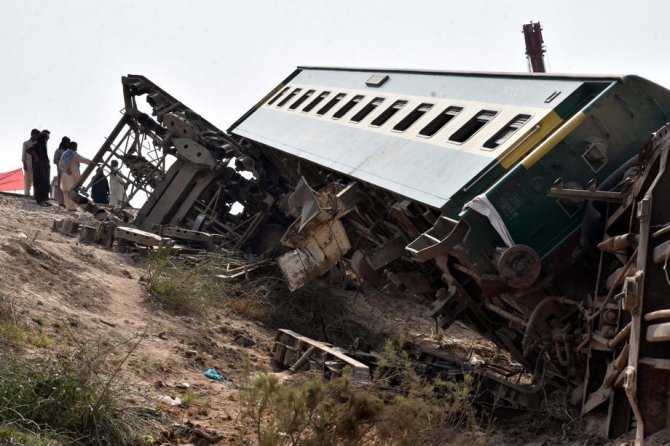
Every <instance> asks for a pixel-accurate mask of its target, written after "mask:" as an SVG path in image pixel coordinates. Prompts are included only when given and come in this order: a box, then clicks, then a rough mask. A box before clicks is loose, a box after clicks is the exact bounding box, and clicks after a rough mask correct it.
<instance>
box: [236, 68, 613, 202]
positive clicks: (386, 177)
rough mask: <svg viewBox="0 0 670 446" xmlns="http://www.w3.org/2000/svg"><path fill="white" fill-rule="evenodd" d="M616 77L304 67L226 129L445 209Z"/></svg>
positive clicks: (508, 162)
mask: <svg viewBox="0 0 670 446" xmlns="http://www.w3.org/2000/svg"><path fill="white" fill-rule="evenodd" d="M617 80H618V78H617V77H595V76H560V75H515V74H491V73H455V72H430V71H420V72H419V71H406V70H405V71H403V70H376V69H342V68H315V67H299V68H298V69H297V70H296V71H295V72H293V73H292V74H291V76H289V77H288V78H287V79H286V80H285V81H284V82H282V83H281V84H280V85H279V86H277V87H276V88H275V89H274V90H273V91H272V92H271V93H270V94H268V95H267V96H266V97H265V98H264V99H263V100H262V101H261V102H260V103H259V104H257V105H256V106H255V107H254V108H253V109H251V110H250V111H249V112H248V113H247V114H245V115H244V116H243V117H242V118H241V119H240V120H239V121H237V122H236V123H235V124H233V126H232V127H231V128H230V129H229V132H231V133H233V134H236V135H238V136H242V137H245V138H248V139H250V140H252V141H255V142H257V143H261V144H264V145H267V146H270V147H273V148H275V149H278V150H281V151H284V152H286V153H290V154H292V155H295V156H297V157H300V158H303V159H307V160H309V161H313V162H315V163H318V164H320V165H324V166H327V167H329V168H331V169H333V170H336V171H338V172H340V173H342V174H345V175H347V176H350V177H352V178H356V179H359V180H362V181H365V182H369V183H373V184H375V185H377V186H379V187H382V188H385V189H387V190H389V191H392V192H395V193H398V194H400V195H403V196H405V197H408V198H410V199H412V200H416V201H418V202H420V203H423V204H425V205H428V206H432V207H435V208H441V207H442V206H443V205H444V204H445V203H446V202H447V200H449V198H450V197H451V196H453V195H454V194H455V193H456V192H458V191H459V190H461V189H462V188H463V187H464V186H465V185H466V184H468V183H469V182H470V181H471V180H472V179H473V178H477V177H478V176H480V175H482V174H484V173H486V172H488V171H489V170H490V169H491V168H492V167H495V166H497V165H501V166H502V167H503V168H504V169H508V168H510V167H511V166H513V165H514V164H515V163H516V162H517V161H518V160H519V159H520V158H521V157H522V156H523V155H524V154H525V153H527V150H528V146H532V145H534V144H536V143H537V142H539V141H540V140H541V139H542V138H544V137H545V136H546V135H547V134H548V132H550V131H551V130H553V129H554V128H556V127H557V126H558V125H560V123H561V122H562V121H564V120H565V119H566V118H567V117H568V116H564V113H565V111H562V109H564V110H567V109H570V110H573V111H574V109H575V106H577V107H578V106H579V105H578V104H577V105H575V96H578V95H573V93H576V92H578V90H579V89H580V87H583V86H584V85H586V84H589V85H594V84H597V85H600V84H602V86H601V87H599V89H604V88H606V87H607V85H609V84H612V83H614V82H616V81H617ZM567 103H570V104H569V106H568V105H567ZM522 145H523V146H525V148H522V147H521V146H522Z"/></svg>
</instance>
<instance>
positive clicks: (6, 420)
mask: <svg viewBox="0 0 670 446" xmlns="http://www.w3.org/2000/svg"><path fill="white" fill-rule="evenodd" d="M0 342H2V339H0ZM103 345H109V343H98V344H94V345H89V346H87V345H83V344H82V345H80V346H79V348H77V349H74V350H72V351H71V352H70V354H69V355H68V356H67V357H62V356H61V357H59V358H52V357H43V358H34V357H23V356H16V355H12V354H9V353H2V354H0V426H3V427H2V428H0V440H2V438H3V437H2V435H4V436H5V438H22V439H23V440H21V441H22V442H19V443H8V444H29V445H30V444H34V445H37V446H42V445H49V446H50V445H52V444H82V445H120V446H123V445H140V444H143V442H144V441H143V438H144V437H143V435H144V434H146V433H148V432H149V431H150V428H151V423H150V422H149V419H148V417H146V416H145V415H143V414H142V412H141V410H139V409H137V408H134V407H130V406H128V405H127V404H126V402H125V398H126V397H128V396H129V394H128V387H127V386H126V385H125V383H124V382H122V381H121V380H120V378H119V376H118V371H119V369H120V367H121V364H122V363H123V361H120V362H119V361H116V362H114V361H111V359H110V355H109V354H110V349H106V348H103ZM120 346H126V347H129V348H130V349H131V350H133V349H134V348H135V347H136V346H137V343H135V344H133V345H130V344H129V343H128V342H124V343H122V344H117V345H116V348H118V347H120ZM112 348H113V347H112ZM126 358H127V356H126ZM124 361H125V359H124ZM16 441H19V440H16ZM0 444H2V443H0Z"/></svg>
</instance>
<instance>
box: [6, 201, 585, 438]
mask: <svg viewBox="0 0 670 446" xmlns="http://www.w3.org/2000/svg"><path fill="white" fill-rule="evenodd" d="M63 218H76V219H78V220H79V221H81V222H83V223H86V222H90V223H93V222H94V220H93V218H92V217H91V216H90V215H89V214H87V213H85V212H83V211H79V212H76V213H72V212H67V211H65V210H63V209H62V208H58V207H57V206H51V207H41V206H37V205H36V204H35V202H34V201H33V200H32V199H29V198H26V197H20V196H11V195H0V262H1V263H2V265H3V268H2V269H1V270H0V297H4V298H5V299H7V300H8V301H10V302H12V305H14V306H15V307H16V308H15V310H16V311H17V313H18V314H19V315H20V316H21V318H22V319H23V320H24V321H25V322H26V323H27V324H35V325H36V326H37V325H39V329H40V331H41V332H43V334H44V335H45V336H48V337H49V338H50V339H53V340H54V341H53V342H50V343H46V344H45V345H39V346H28V347H26V350H27V351H26V352H24V353H26V354H40V353H46V352H47V350H49V349H57V348H58V345H59V343H60V342H63V343H65V342H67V339H72V338H76V339H77V340H78V341H79V342H90V343H94V342H99V341H100V340H129V342H132V340H133V339H140V338H141V343H140V344H139V347H138V348H137V349H135V350H134V351H133V352H132V353H131V355H130V357H129V359H128V360H127V361H126V362H125V364H124V366H123V367H124V368H123V374H124V378H125V379H127V380H128V382H129V385H130V386H132V388H133V390H136V391H137V392H135V393H136V394H137V395H138V397H137V398H138V401H137V403H138V404H143V405H147V406H151V407H162V409H163V410H165V411H167V412H169V413H171V414H172V416H173V417H174V420H175V421H176V422H179V423H181V424H183V425H187V424H189V423H191V424H192V425H196V426H200V427H202V428H203V431H206V432H210V433H215V434H214V435H213V437H212V438H211V439H212V440H216V444H242V443H243V438H244V437H247V435H246V434H248V433H249V432H245V431H244V429H245V427H244V426H243V423H241V420H240V413H241V411H242V410H243V407H242V402H241V401H239V397H238V394H239V388H240V385H242V384H243V383H244V382H245V380H246V379H248V377H249V375H250V373H255V372H257V371H261V370H268V369H270V360H271V349H272V344H273V341H274V335H275V330H274V329H271V328H269V327H266V326H263V325H262V324H260V323H258V322H255V321H251V320H248V319H245V318H243V317H240V316H239V315H237V314H235V312H234V311H226V310H225V308H224V309H222V310H213V311H212V312H211V313H210V314H208V315H207V316H206V317H193V316H176V315H173V314H169V313H166V312H165V311H163V310H161V308H160V307H158V306H157V305H156V304H155V302H153V301H152V299H151V298H150V296H149V293H148V291H147V289H146V287H145V286H144V284H143V282H142V281H141V279H142V277H143V275H144V274H145V273H146V258H145V257H143V256H142V255H140V254H137V253H134V254H124V253H117V252H114V251H111V250H105V249H103V248H102V247H100V246H97V245H87V244H83V243H80V242H79V240H78V239H77V238H71V237H66V236H63V235H61V234H59V233H56V232H52V231H51V227H52V225H53V221H54V220H60V219H63ZM329 292H330V293H331V294H332V298H333V299H341V300H342V305H344V306H346V307H349V308H350V310H354V309H355V311H350V313H352V314H354V313H355V314H358V315H359V320H358V322H357V323H358V324H360V325H361V326H367V327H374V328H375V330H376V331H377V332H378V333H394V334H406V335H408V336H411V337H412V338H415V339H421V340H423V341H425V342H432V343H433V344H436V345H438V344H439V346H440V348H443V349H446V350H451V351H453V352H455V353H458V354H461V355H465V356H468V357H470V358H475V359H478V358H481V359H483V360H486V361H491V362H499V363H509V362H510V360H509V356H507V355H506V354H504V353H501V351H500V349H498V348H497V347H496V346H495V345H494V344H492V343H491V342H488V341H486V340H484V339H482V338H481V337H479V336H478V335H476V334H475V333H473V332H472V331H470V330H468V329H467V328H466V327H465V326H463V325H461V324H459V323H456V324H454V325H453V326H452V327H451V328H450V329H449V330H448V331H447V332H445V333H442V334H439V333H437V332H436V330H435V328H434V321H432V320H431V319H430V318H429V317H427V316H426V307H425V303H420V302H416V301H413V300H411V299H407V298H401V297H398V296H393V295H389V294H387V293H381V292H380V293H372V294H371V295H367V296H366V295H362V294H359V293H356V292H352V291H347V290H344V289H342V290H336V291H333V290H330V291H329ZM240 339H242V340H243V342H240ZM115 354H116V355H119V359H121V358H122V357H123V356H124V355H125V354H126V352H124V351H118V352H117V353H115ZM210 368H214V369H216V370H217V371H218V372H219V373H221V375H223V376H224V377H225V378H226V379H227V380H228V381H229V383H222V382H215V381H212V380H210V379H208V378H206V377H205V376H204V375H203V372H204V371H205V370H207V369H210ZM140 395H141V396H140ZM166 396H168V397H171V398H174V397H179V398H189V399H190V400H191V404H189V405H188V406H189V407H188V408H183V407H182V406H178V405H175V406H170V405H169V403H168V404H166V403H165V401H167V399H166V398H165V397H166ZM532 416H533V415H532V414H531V415H530V417H531V418H532ZM526 417H528V416H526ZM522 422H523V423H525V424H527V423H528V420H527V419H526V420H522ZM526 433H528V432H527V431H526ZM562 438H563V442H561V441H562V440H561V435H560V432H558V433H557V436H556V437H554V436H553V435H552V436H549V437H547V436H546V435H545V436H544V438H543V439H542V440H541V443H537V444H547V445H548V444H566V442H565V441H564V440H566V437H562ZM492 441H493V443H492V444H525V443H530V442H532V439H530V438H529V435H518V436H517V437H516V438H514V435H512V436H510V435H507V434H500V435H494V436H492ZM175 442H176V443H175V444H180V443H178V440H175ZM579 444H584V441H583V440H581V442H579ZM589 444H593V443H589Z"/></svg>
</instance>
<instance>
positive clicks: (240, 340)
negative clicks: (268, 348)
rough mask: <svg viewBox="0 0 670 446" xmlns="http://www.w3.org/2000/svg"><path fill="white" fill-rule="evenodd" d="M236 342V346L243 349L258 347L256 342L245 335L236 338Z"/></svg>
mask: <svg viewBox="0 0 670 446" xmlns="http://www.w3.org/2000/svg"><path fill="white" fill-rule="evenodd" d="M234 342H235V344H237V345H240V346H242V347H253V346H254V345H256V341H254V340H253V339H251V338H250V337H249V336H245V335H237V336H235V340H234Z"/></svg>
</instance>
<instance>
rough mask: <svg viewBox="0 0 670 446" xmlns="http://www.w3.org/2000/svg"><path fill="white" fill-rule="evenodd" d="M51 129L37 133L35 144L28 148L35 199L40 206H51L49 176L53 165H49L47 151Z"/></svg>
mask: <svg viewBox="0 0 670 446" xmlns="http://www.w3.org/2000/svg"><path fill="white" fill-rule="evenodd" d="M48 140H49V131H48V130H42V131H41V132H40V134H39V135H37V141H36V142H35V144H34V145H33V146H32V147H30V148H29V149H28V150H27V153H30V156H31V157H32V163H33V190H34V195H35V201H36V202H37V204H39V205H40V206H51V203H49V201H48V200H49V183H50V181H49V178H51V177H50V174H49V173H50V170H51V166H50V165H49V154H48V153H47V141H48Z"/></svg>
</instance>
